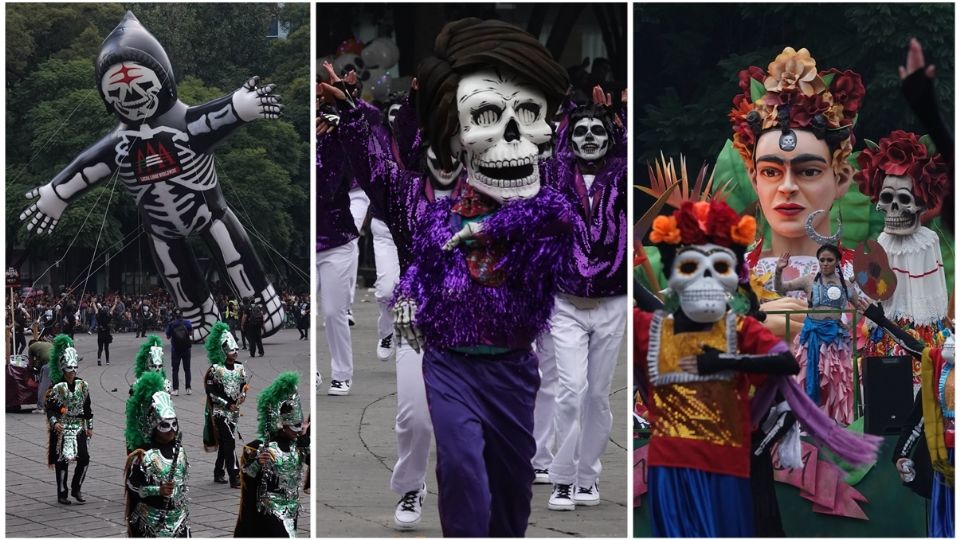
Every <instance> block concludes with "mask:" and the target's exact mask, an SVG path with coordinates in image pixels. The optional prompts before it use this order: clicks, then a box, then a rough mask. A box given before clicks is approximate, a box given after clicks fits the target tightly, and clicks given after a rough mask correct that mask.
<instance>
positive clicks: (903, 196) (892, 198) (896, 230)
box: [877, 176, 924, 236]
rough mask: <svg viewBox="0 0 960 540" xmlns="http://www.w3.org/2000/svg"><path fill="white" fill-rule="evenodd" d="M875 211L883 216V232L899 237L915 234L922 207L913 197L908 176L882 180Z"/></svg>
mask: <svg viewBox="0 0 960 540" xmlns="http://www.w3.org/2000/svg"><path fill="white" fill-rule="evenodd" d="M877 210H879V211H880V212H883V214H884V219H883V232H885V233H888V234H895V235H899V236H906V235H910V234H913V233H915V232H917V229H919V228H920V214H921V213H922V212H923V210H924V207H923V205H921V204H920V203H919V201H917V199H916V197H914V196H913V179H912V178H910V177H909V176H887V177H886V178H884V179H883V187H882V188H881V190H880V200H879V201H878V202H877Z"/></svg>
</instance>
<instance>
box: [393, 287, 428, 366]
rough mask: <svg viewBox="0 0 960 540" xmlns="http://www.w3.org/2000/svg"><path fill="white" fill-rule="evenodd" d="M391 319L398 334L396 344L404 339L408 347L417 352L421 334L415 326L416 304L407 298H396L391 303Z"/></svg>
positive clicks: (421, 340)
mask: <svg viewBox="0 0 960 540" xmlns="http://www.w3.org/2000/svg"><path fill="white" fill-rule="evenodd" d="M393 320H394V323H393V328H394V332H396V334H397V336H398V340H397V344H398V345H399V343H400V340H403V339H406V340H407V342H408V343H409V344H410V347H411V348H413V350H415V351H417V352H418V353H419V352H420V346H421V344H422V343H423V334H421V333H420V329H419V328H417V304H416V303H415V302H414V301H413V300H411V299H409V298H405V297H400V298H398V299H397V301H396V303H394V305H393Z"/></svg>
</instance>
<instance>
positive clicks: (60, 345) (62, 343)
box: [47, 334, 73, 384]
mask: <svg viewBox="0 0 960 540" xmlns="http://www.w3.org/2000/svg"><path fill="white" fill-rule="evenodd" d="M70 347H73V340H72V339H70V336H68V335H66V334H57V337H55V338H53V349H51V350H50V360H49V361H48V362H47V365H49V366H50V384H57V383H60V382H63V371H62V370H61V369H60V357H61V356H63V353H64V352H65V351H66V350H67V349H68V348H70Z"/></svg>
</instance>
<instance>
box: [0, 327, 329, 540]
mask: <svg viewBox="0 0 960 540" xmlns="http://www.w3.org/2000/svg"><path fill="white" fill-rule="evenodd" d="M133 336H134V334H133V333H125V334H116V335H115V336H114V341H113V344H112V345H111V355H110V360H111V364H112V365H110V366H106V365H104V366H103V367H98V366H97V360H96V358H97V355H96V347H97V342H96V336H89V335H87V334H77V336H76V344H77V350H78V351H79V353H80V355H81V356H82V357H83V361H82V362H81V363H80V370H79V376H80V377H82V378H84V379H86V380H87V382H88V383H89V384H90V389H91V399H92V404H93V412H94V428H95V429H94V436H93V439H92V440H91V444H90V453H91V463H90V468H89V470H88V472H87V477H86V481H85V482H84V484H83V494H84V496H85V498H86V499H87V504H85V505H83V506H77V505H71V506H62V505H59V504H57V498H56V482H55V479H54V473H53V471H52V470H50V469H48V468H47V449H46V446H47V428H46V426H45V416H43V415H39V414H31V413H30V411H31V410H32V407H24V409H25V410H24V411H23V412H20V413H7V414H6V429H7V436H6V443H7V444H6V490H7V491H6V506H7V508H6V534H7V536H8V537H10V536H19V537H36V536H58V537H67V536H83V537H100V536H126V525H125V523H124V519H123V506H124V502H123V497H124V489H123V481H124V479H123V467H124V463H125V454H124V442H123V430H124V424H125V413H124V406H125V402H126V399H127V396H128V391H129V388H130V385H131V384H132V382H133V369H132V366H133V358H134V355H135V354H136V351H137V348H138V347H139V343H140V341H141V340H135V339H134V337H133ZM297 337H298V333H297V331H296V330H283V331H281V332H279V333H278V334H276V335H274V336H272V337H270V338H268V339H266V340H265V341H264V351H265V353H266V356H264V357H263V358H260V357H258V358H256V359H251V358H250V357H249V356H248V354H247V352H246V351H240V353H241V354H240V360H241V361H242V362H244V363H245V365H246V368H247V371H248V372H249V373H250V374H251V375H252V377H253V379H252V381H251V383H250V399H248V401H247V403H246V404H245V405H244V406H243V407H242V411H243V416H242V417H241V419H240V433H242V434H243V436H244V437H245V438H246V440H253V439H254V438H256V425H257V415H256V395H257V393H258V392H260V390H262V389H263V388H264V387H265V386H266V385H267V384H269V383H270V382H271V381H273V379H274V378H275V377H276V376H277V375H278V374H279V373H281V372H283V371H288V370H295V371H298V372H300V373H301V379H300V391H301V395H302V396H303V398H304V400H303V405H304V408H305V412H308V411H309V407H310V399H309V397H310V396H311V395H312V392H311V390H310V387H311V384H312V378H311V377H309V376H307V374H308V373H309V371H310V368H309V366H310V359H309V356H308V353H309V346H308V345H307V342H304V341H298V339H297ZM169 360H170V356H169V348H168V349H167V370H168V374H169ZM207 365H208V364H207V359H206V354H205V351H204V350H203V347H202V346H201V345H194V346H193V349H192V365H191V368H192V369H191V372H192V376H193V380H192V386H193V389H194V394H193V395H192V396H187V395H185V394H184V393H183V391H184V381H183V380H182V378H181V382H180V384H181V387H180V391H181V395H180V396H179V397H175V398H174V404H175V406H176V408H177V415H178V418H179V422H180V428H181V429H182V430H183V432H184V436H183V442H184V445H185V448H186V452H187V455H188V456H189V458H190V477H189V480H188V486H189V488H190V494H189V496H190V519H191V524H192V528H193V535H194V536H202V537H218V536H233V528H234V525H235V524H236V519H237V510H238V507H239V501H240V500H239V495H240V492H239V490H233V489H230V488H229V487H228V486H226V485H222V484H215V483H214V482H213V462H214V460H215V459H216V453H215V452H214V453H206V452H204V451H203V444H202V437H201V434H202V429H203V405H204V399H205V398H204V392H203V374H204V373H205V372H206V369H207ZM181 370H182V368H181ZM181 375H182V373H181ZM312 431H313V433H314V436H315V437H316V433H317V431H316V430H315V429H314V430H312ZM73 469H74V467H73V466H71V467H70V474H71V477H72V475H73ZM309 497H310V496H309V495H302V498H301V501H302V503H301V504H302V507H303V512H302V513H301V514H300V520H299V533H300V535H301V536H309V535H310V533H309V530H310V522H311V516H310V499H309Z"/></svg>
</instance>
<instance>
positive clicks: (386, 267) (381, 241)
mask: <svg viewBox="0 0 960 540" xmlns="http://www.w3.org/2000/svg"><path fill="white" fill-rule="evenodd" d="M370 232H372V233H373V257H374V259H375V261H376V264H377V284H376V285H375V289H374V296H376V298H377V304H379V306H380V316H379V318H377V337H378V338H379V339H383V338H385V337H387V336H389V335H390V334H392V333H393V312H391V311H390V300H391V299H392V298H393V288H394V287H396V286H397V282H398V281H400V259H399V258H398V256H397V246H396V244H394V243H393V235H391V234H390V228H389V227H387V224H386V223H384V222H383V221H380V220H379V219H372V220H370Z"/></svg>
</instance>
